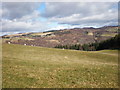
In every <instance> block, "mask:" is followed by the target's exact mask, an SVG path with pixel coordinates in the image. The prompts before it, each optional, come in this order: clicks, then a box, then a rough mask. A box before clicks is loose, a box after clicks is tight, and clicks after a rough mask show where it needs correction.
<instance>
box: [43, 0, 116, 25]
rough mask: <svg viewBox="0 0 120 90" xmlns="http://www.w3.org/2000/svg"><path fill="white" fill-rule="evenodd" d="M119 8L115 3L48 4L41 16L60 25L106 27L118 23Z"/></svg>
mask: <svg viewBox="0 0 120 90" xmlns="http://www.w3.org/2000/svg"><path fill="white" fill-rule="evenodd" d="M117 7H118V6H117V3H114V2H106V3H105V2H84V3H83V2H82V3H81V2H74V3H73V2H61V3H46V9H45V10H46V11H45V12H44V13H42V14H41V15H42V16H43V17H47V18H48V19H49V20H50V21H56V22H58V23H60V24H71V25H77V24H78V25H79V24H83V25H85V24H86V25H87V24H91V25H93V24H99V25H102V24H103V25H105V24H107V23H109V22H115V21H116V22H117V19H118V16H117V15H118V14H117V10H118V9H117Z"/></svg>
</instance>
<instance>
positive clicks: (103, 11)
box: [0, 2, 118, 34]
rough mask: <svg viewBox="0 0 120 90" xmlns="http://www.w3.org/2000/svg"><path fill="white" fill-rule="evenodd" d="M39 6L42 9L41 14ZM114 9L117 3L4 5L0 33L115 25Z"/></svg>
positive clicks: (116, 14) (21, 3)
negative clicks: (0, 30) (0, 31)
mask: <svg viewBox="0 0 120 90" xmlns="http://www.w3.org/2000/svg"><path fill="white" fill-rule="evenodd" d="M40 5H42V6H41V7H42V10H41V8H40ZM0 6H1V4H0ZM117 7H118V6H117V3H113V2H109V3H108V2H107V3H105V2H99V3H94V2H84V3H83V2H59V3H58V2H56V3H55V2H49V3H48V2H47V3H42V4H41V3H33V2H31V3H30V2H29V3H28V2H27V3H25V2H4V3H3V4H2V8H0V14H1V15H2V33H3V34H11V33H19V32H42V31H47V30H53V29H54V30H55V29H56V30H58V29H65V28H75V27H85V26H94V27H97V26H98V27H99V26H104V25H117V21H118V20H117V19H118V11H117V10H118V9H117ZM55 23H57V24H55Z"/></svg>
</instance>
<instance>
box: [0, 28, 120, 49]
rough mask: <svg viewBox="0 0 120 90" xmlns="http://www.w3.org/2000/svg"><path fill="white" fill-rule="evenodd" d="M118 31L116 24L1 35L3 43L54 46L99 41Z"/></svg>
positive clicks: (112, 35)
mask: <svg viewBox="0 0 120 90" xmlns="http://www.w3.org/2000/svg"><path fill="white" fill-rule="evenodd" d="M117 33H118V27H117V26H106V27H101V28H92V27H89V28H88V27H87V28H73V29H63V30H51V31H46V32H38V33H19V34H14V35H5V36H2V38H3V42H4V43H8V42H10V43H13V44H21V45H24V44H25V45H31V46H42V47H55V46H57V45H75V44H81V45H83V44H89V43H95V42H101V41H104V40H107V39H110V38H112V37H114V36H115V35H116V34H117Z"/></svg>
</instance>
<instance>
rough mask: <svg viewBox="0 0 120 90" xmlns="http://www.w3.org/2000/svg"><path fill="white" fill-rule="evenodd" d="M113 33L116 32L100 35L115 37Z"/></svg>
mask: <svg viewBox="0 0 120 90" xmlns="http://www.w3.org/2000/svg"><path fill="white" fill-rule="evenodd" d="M115 35H117V33H104V34H102V35H101V36H110V37H115Z"/></svg>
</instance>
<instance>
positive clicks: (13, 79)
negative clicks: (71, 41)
mask: <svg viewBox="0 0 120 90" xmlns="http://www.w3.org/2000/svg"><path fill="white" fill-rule="evenodd" d="M2 48H3V61H2V65H3V71H2V74H3V79H2V81H3V85H2V87H3V88H117V87H118V65H117V62H118V56H117V50H103V51H96V52H90V51H89V52H88V51H75V50H62V49H54V48H42V47H32V46H22V45H12V44H3V46H2ZM104 53H108V54H104ZM112 54H116V55H112Z"/></svg>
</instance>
